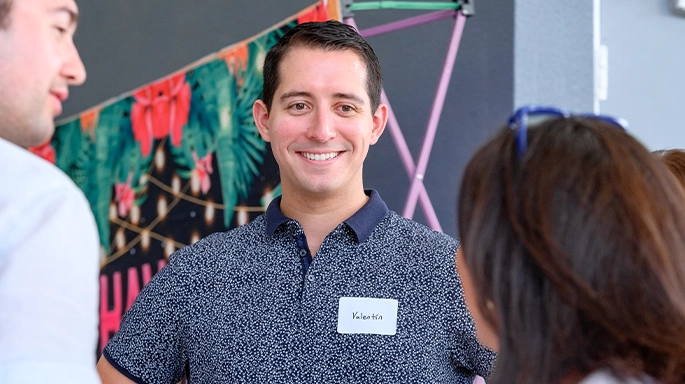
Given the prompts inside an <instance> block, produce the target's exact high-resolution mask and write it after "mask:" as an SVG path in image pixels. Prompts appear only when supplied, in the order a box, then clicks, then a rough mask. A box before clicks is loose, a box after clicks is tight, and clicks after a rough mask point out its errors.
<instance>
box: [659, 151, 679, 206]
mask: <svg viewBox="0 0 685 384" xmlns="http://www.w3.org/2000/svg"><path fill="white" fill-rule="evenodd" d="M654 154H656V155H657V156H659V157H660V158H661V162H662V163H664V164H666V167H668V169H669V170H671V173H673V175H674V176H675V177H676V179H678V181H679V182H680V185H682V186H683V188H685V151H684V150H682V149H664V150H660V151H654ZM684 203H685V202H684Z"/></svg>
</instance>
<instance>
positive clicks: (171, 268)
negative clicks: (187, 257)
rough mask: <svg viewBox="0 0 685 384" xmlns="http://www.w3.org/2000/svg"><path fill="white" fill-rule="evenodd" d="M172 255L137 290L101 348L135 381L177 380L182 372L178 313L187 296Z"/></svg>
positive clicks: (112, 362)
mask: <svg viewBox="0 0 685 384" xmlns="http://www.w3.org/2000/svg"><path fill="white" fill-rule="evenodd" d="M182 251H183V250H181V251H179V252H182ZM177 253H178V252H177ZM173 256H175V255H172V259H171V261H170V263H169V264H168V265H167V266H165V267H164V268H162V270H160V271H159V272H158V273H157V274H156V275H155V276H153V278H152V279H151V280H150V282H149V283H148V284H147V285H146V286H145V287H144V288H143V290H142V291H141V292H140V294H139V295H138V297H137V298H136V300H135V302H134V303H133V305H132V306H131V308H130V309H129V310H128V311H127V312H126V314H124V317H123V318H122V320H121V325H120V327H119V331H117V333H116V334H115V335H114V337H113V338H112V339H111V340H110V341H109V342H108V343H107V345H106V347H105V349H104V351H103V355H104V357H105V358H106V359H107V361H109V363H110V364H112V366H113V367H114V368H116V369H117V370H118V371H119V372H121V373H122V374H124V375H125V376H126V377H128V378H129V379H131V380H133V381H135V382H138V383H176V382H178V381H180V379H181V378H182V376H183V371H184V366H185V361H186V356H185V352H184V350H183V342H182V340H183V335H182V325H181V313H184V307H185V303H186V302H187V300H186V298H184V297H183V296H184V294H183V293H182V292H181V291H183V290H184V289H183V284H184V279H183V278H182V277H181V274H180V273H178V271H177V266H176V265H175V263H174V258H173Z"/></svg>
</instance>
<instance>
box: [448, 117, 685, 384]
mask: <svg viewBox="0 0 685 384" xmlns="http://www.w3.org/2000/svg"><path fill="white" fill-rule="evenodd" d="M515 134H516V133H515V131H514V130H512V129H511V128H508V127H504V128H502V130H501V131H500V132H499V133H498V134H497V135H496V137H495V138H494V139H492V140H490V141H489V142H488V143H486V144H485V145H484V146H483V147H482V148H480V149H479V150H478V151H477V153H476V154H475V156H474V157H473V158H472V159H471V161H470V162H469V164H468V166H467V168H466V170H465V173H464V178H463V180H462V184H461V191H460V197H459V214H458V222H459V235H460V238H461V242H462V247H463V253H464V260H465V264H466V268H467V270H468V272H469V273H470V275H471V277H472V281H473V282H474V286H475V290H476V292H477V296H478V308H479V309H480V311H481V312H482V313H483V316H484V317H485V318H486V321H487V322H488V323H490V324H491V325H492V326H493V328H494V329H495V330H496V331H497V333H498V334H499V344H500V351H499V354H498V361H497V364H496V367H495V371H494V372H493V374H492V376H491V377H490V378H489V380H488V383H489V384H496V383H554V382H560V379H563V378H564V377H565V376H566V375H569V374H571V373H574V372H575V373H579V374H587V373H590V372H592V371H593V370H596V369H600V368H609V369H612V370H613V371H614V372H617V374H619V375H640V374H642V373H646V374H648V375H651V376H652V377H653V378H655V379H656V380H657V381H659V382H663V383H684V382H685V253H684V252H685V203H684V200H685V192H683V190H682V189H681V188H679V186H678V185H677V184H676V181H675V179H674V178H673V177H672V176H671V175H670V174H669V173H668V172H669V171H668V169H666V167H665V166H664V165H663V164H661V163H660V162H659V161H658V159H657V157H656V156H654V155H652V154H651V153H650V152H649V151H648V150H647V149H646V148H644V147H643V146H642V145H641V144H640V143H638V142H637V140H635V139H633V138H632V137H631V136H630V135H629V134H627V133H626V132H624V131H623V130H622V129H620V128H618V127H615V126H614V125H613V124H610V123H607V122H605V121H602V120H599V119H595V118H583V117H571V118H556V119H552V120H549V121H545V122H542V123H540V124H538V125H535V126H531V127H530V129H529V130H528V149H527V151H526V152H525V153H524V154H523V155H522V156H519V155H518V153H517V151H516V149H515ZM488 308H494V311H493V310H489V309H488Z"/></svg>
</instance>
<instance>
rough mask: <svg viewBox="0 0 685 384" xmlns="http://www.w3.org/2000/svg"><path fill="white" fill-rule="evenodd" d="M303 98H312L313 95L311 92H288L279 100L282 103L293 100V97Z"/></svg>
mask: <svg viewBox="0 0 685 384" xmlns="http://www.w3.org/2000/svg"><path fill="white" fill-rule="evenodd" d="M302 96H304V97H312V94H311V93H310V92H306V91H291V92H286V93H284V94H282V95H281V97H280V98H279V99H280V100H281V101H284V100H287V99H291V98H293V97H302Z"/></svg>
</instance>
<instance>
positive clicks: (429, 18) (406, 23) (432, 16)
mask: <svg viewBox="0 0 685 384" xmlns="http://www.w3.org/2000/svg"><path fill="white" fill-rule="evenodd" d="M456 14H457V11H456V10H446V11H435V12H430V13H425V14H423V15H420V16H414V17H409V18H407V19H404V20H399V21H394V22H392V23H388V24H383V25H379V26H377V27H373V28H367V29H364V30H361V31H359V34H360V35H362V37H364V38H369V37H373V36H378V35H382V34H384V33H388V32H394V31H399V30H401V29H405V28H409V27H415V26H417V25H421V24H426V23H430V22H433V21H438V20H442V19H447V18H449V17H454V16H455V15H456ZM355 28H356V26H355Z"/></svg>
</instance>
